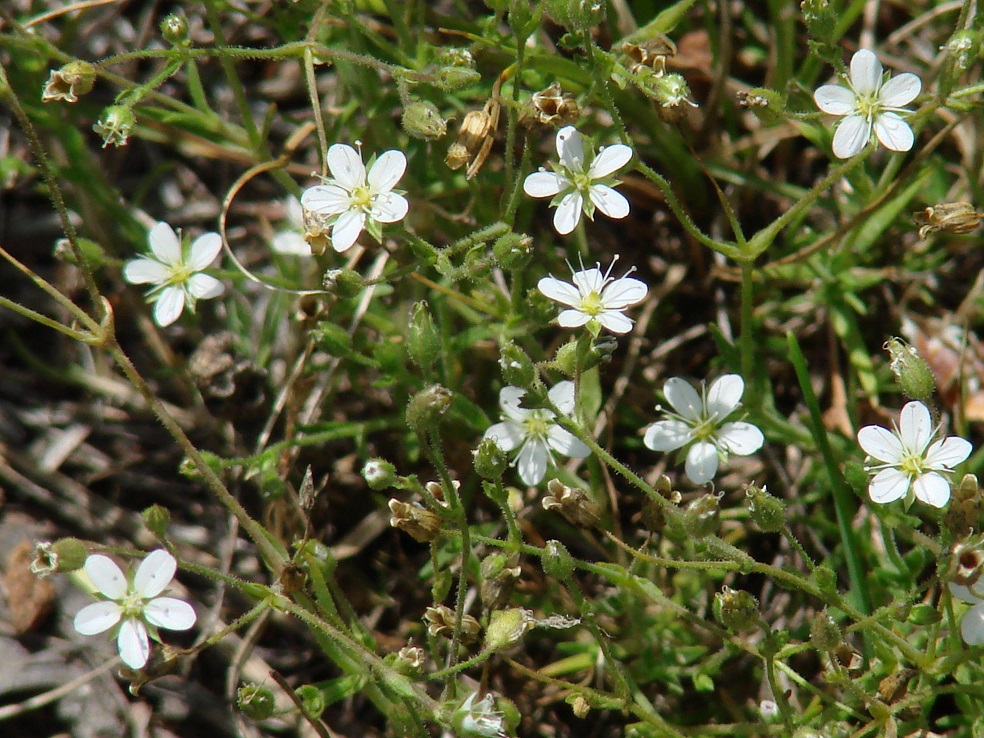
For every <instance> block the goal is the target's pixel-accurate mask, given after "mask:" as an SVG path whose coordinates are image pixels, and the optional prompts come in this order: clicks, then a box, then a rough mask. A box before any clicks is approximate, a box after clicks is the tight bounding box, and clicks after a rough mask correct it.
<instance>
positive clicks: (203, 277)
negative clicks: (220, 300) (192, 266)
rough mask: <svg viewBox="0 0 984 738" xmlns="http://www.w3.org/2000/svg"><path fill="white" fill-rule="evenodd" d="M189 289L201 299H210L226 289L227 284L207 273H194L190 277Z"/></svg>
mask: <svg viewBox="0 0 984 738" xmlns="http://www.w3.org/2000/svg"><path fill="white" fill-rule="evenodd" d="M188 291H189V292H190V293H191V294H192V295H194V296H195V297H196V298H198V299H199V300H210V299H212V298H213V297H218V296H219V295H221V294H222V293H223V292H224V291H225V285H223V284H222V282H220V281H219V280H217V279H216V278H215V277H210V276H209V275H207V274H192V275H191V276H190V277H189V278H188Z"/></svg>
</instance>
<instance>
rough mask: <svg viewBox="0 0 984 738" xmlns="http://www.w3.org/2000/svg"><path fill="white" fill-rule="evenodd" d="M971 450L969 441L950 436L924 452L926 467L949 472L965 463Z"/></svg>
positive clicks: (972, 448)
mask: <svg viewBox="0 0 984 738" xmlns="http://www.w3.org/2000/svg"><path fill="white" fill-rule="evenodd" d="M973 450H974V447H973V446H972V445H970V442H969V441H966V440H964V439H963V438H959V437H958V436H950V437H949V438H945V439H943V440H942V441H937V442H936V443H934V444H933V445H932V446H930V447H929V449H928V450H927V451H926V466H928V467H930V468H932V469H946V470H950V469H952V468H953V467H955V466H956V465H957V464H960V463H962V462H964V461H966V460H967V457H968V456H970V452H971V451H973Z"/></svg>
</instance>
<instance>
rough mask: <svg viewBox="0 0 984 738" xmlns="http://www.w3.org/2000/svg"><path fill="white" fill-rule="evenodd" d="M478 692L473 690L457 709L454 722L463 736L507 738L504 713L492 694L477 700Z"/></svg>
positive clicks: (471, 737)
mask: <svg viewBox="0 0 984 738" xmlns="http://www.w3.org/2000/svg"><path fill="white" fill-rule="evenodd" d="M477 697H478V692H472V693H471V694H470V695H468V697H467V698H466V699H465V701H464V702H462V703H461V705H460V706H459V707H458V709H457V710H456V711H455V714H454V717H453V718H452V722H453V723H454V725H455V727H456V728H457V732H458V734H459V735H461V736H467V737H468V738H478V737H481V738H505V736H506V726H505V722H504V720H503V717H502V713H501V712H499V711H498V710H496V709H495V700H494V699H493V698H492V694H491V693H488V694H486V695H485V696H484V697H483V698H482V699H480V700H478V701H477V702H476V698H477Z"/></svg>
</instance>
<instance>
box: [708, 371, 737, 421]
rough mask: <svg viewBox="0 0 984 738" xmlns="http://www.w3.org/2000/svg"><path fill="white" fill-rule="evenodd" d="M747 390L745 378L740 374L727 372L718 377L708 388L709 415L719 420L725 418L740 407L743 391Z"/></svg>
mask: <svg viewBox="0 0 984 738" xmlns="http://www.w3.org/2000/svg"><path fill="white" fill-rule="evenodd" d="M744 391H745V380H743V379H742V378H741V376H739V375H738V374H725V375H723V376H720V377H718V378H717V379H715V380H714V381H713V382H711V386H710V387H709V388H708V390H707V407H705V408H704V409H705V411H706V412H707V414H708V415H710V416H714V417H715V418H717V419H718V420H719V421H721V420H724V419H725V418H726V417H728V415H730V414H731V412H732V411H733V410H734V409H735V408H736V407H738V403H739V402H740V401H741V396H742V393H744Z"/></svg>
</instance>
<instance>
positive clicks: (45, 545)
mask: <svg viewBox="0 0 984 738" xmlns="http://www.w3.org/2000/svg"><path fill="white" fill-rule="evenodd" d="M88 555H89V551H88V549H87V548H86V545H85V544H84V543H82V541H80V540H79V539H78V538H60V539H58V540H57V541H55V542H54V543H51V542H50V541H38V542H37V543H35V544H34V559H33V560H32V561H31V565H30V569H31V573H32V574H34V575H35V576H37V577H46V576H50V575H51V574H55V573H59V574H67V573H69V572H73V571H78V570H79V569H81V568H82V565H83V564H85V560H86V557H87V556H88Z"/></svg>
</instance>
